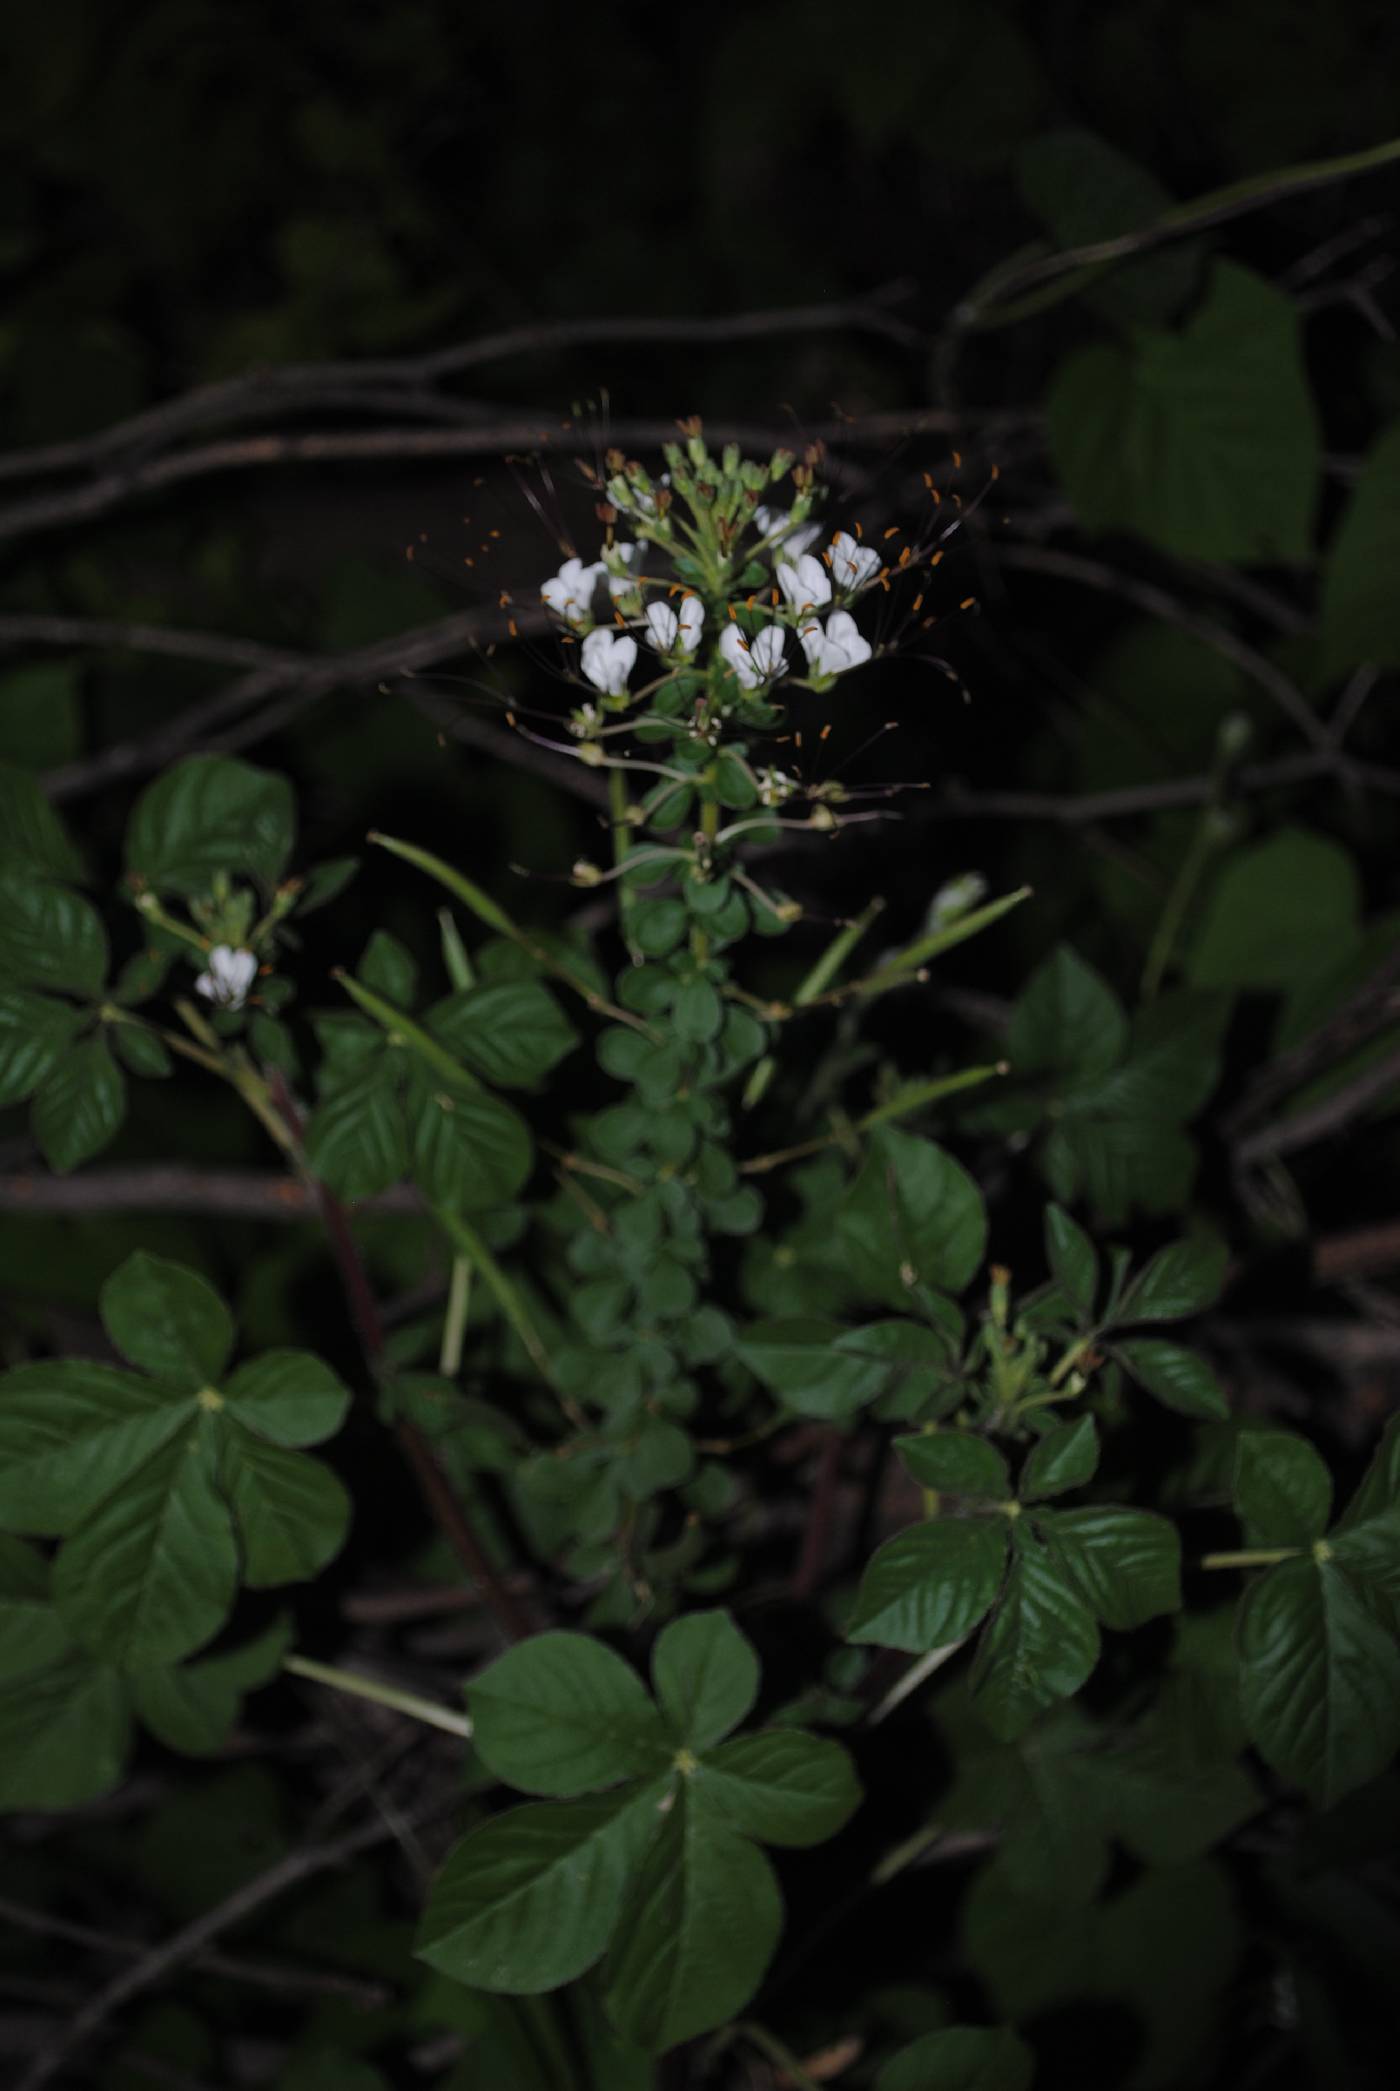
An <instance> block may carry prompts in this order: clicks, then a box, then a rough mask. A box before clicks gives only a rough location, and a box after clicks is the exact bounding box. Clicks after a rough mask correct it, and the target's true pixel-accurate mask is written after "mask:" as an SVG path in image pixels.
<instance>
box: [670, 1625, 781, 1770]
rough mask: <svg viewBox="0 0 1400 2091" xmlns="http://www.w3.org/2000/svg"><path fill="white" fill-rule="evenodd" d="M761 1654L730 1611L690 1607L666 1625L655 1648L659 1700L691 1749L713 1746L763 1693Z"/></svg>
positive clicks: (751, 1708)
mask: <svg viewBox="0 0 1400 2091" xmlns="http://www.w3.org/2000/svg"><path fill="white" fill-rule="evenodd" d="M758 1681H759V1669H758V1657H757V1656H756V1655H755V1653H754V1649H753V1643H752V1642H751V1641H750V1640H749V1639H748V1637H747V1636H746V1635H744V1634H741V1633H740V1631H739V1629H738V1627H737V1626H736V1625H735V1624H734V1621H733V1619H732V1618H731V1617H730V1615H729V1613H728V1612H689V1613H687V1614H686V1616H685V1617H684V1618H683V1619H673V1620H672V1621H671V1623H670V1625H669V1626H666V1627H663V1628H662V1630H661V1633H660V1634H659V1635H658V1637H657V1641H656V1645H655V1647H654V1648H653V1649H652V1652H651V1685H652V1690H653V1691H654V1692H655V1694H656V1699H657V1704H658V1705H659V1706H660V1708H661V1711H662V1713H663V1714H665V1716H666V1718H667V1719H668V1720H669V1721H670V1723H671V1726H672V1728H673V1729H674V1730H675V1735H676V1740H677V1741H678V1742H680V1743H683V1744H684V1745H685V1747H686V1748H687V1749H688V1750H708V1749H709V1748H710V1746H711V1744H712V1743H717V1742H718V1741H719V1740H720V1738H721V1736H725V1735H728V1734H729V1732H730V1730H731V1729H732V1728H737V1727H738V1725H739V1723H740V1721H742V1720H743V1719H744V1717H745V1715H746V1714H749V1713H751V1712H752V1711H753V1703H754V1700H755V1699H756V1698H757V1697H758Z"/></svg>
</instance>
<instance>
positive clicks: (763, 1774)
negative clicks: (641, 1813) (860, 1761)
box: [691, 1728, 861, 1845]
mask: <svg viewBox="0 0 1400 2091" xmlns="http://www.w3.org/2000/svg"><path fill="white" fill-rule="evenodd" d="M691 1785H692V1790H693V1792H694V1794H695V1797H696V1801H697V1803H700V1804H702V1805H703V1806H704V1807H705V1808H707V1809H709V1810H710V1811H711V1812H712V1813H714V1814H718V1815H722V1816H723V1817H724V1819H725V1821H726V1822H727V1823H728V1824H729V1825H730V1827H731V1828H732V1829H735V1830H742V1831H743V1833H744V1835H745V1836H747V1837H757V1838H759V1839H760V1840H761V1841H762V1842H763V1843H764V1844H787V1845H809V1844H822V1843H824V1842H825V1841H826V1839H827V1838H828V1837H834V1836H835V1835H836V1832H837V1831H838V1830H839V1829H841V1828H843V1827H844V1825H845V1824H846V1823H847V1822H848V1821H849V1820H850V1818H851V1816H852V1815H853V1814H854V1813H855V1811H856V1809H857V1808H858V1807H859V1806H860V1802H861V1790H860V1784H859V1782H858V1780H857V1778H856V1774H855V1767H854V1765H853V1764H852V1762H851V1759H850V1755H849V1753H848V1752H847V1751H845V1750H843V1749H842V1747H841V1745H840V1744H839V1743H835V1742H830V1741H828V1740H827V1739H826V1738H825V1737H824V1736H816V1735H805V1734H803V1732H802V1731H801V1730H800V1729H798V1728H765V1729H763V1730H762V1731H761V1732H760V1733H759V1734H758V1735H741V1736H738V1737H736V1738H735V1739H734V1740H733V1741H732V1742H727V1743H721V1745H720V1747H719V1748H718V1749H717V1750H714V1751H712V1752H711V1753H710V1755H709V1756H707V1757H706V1758H704V1760H703V1761H702V1763H701V1765H700V1767H699V1769H698V1770H697V1771H696V1772H694V1773H692V1775H691Z"/></svg>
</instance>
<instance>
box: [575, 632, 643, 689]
mask: <svg viewBox="0 0 1400 2091" xmlns="http://www.w3.org/2000/svg"><path fill="white" fill-rule="evenodd" d="M579 654H580V658H581V661H582V664H583V672H584V674H585V675H586V676H587V677H588V680H589V681H590V682H591V683H592V685H593V687H594V689H595V690H601V691H602V692H603V695H604V696H605V697H620V696H621V695H622V692H623V691H624V690H625V689H626V688H627V678H628V676H629V675H630V674H631V673H632V663H633V662H634V661H635V660H636V658H637V642H636V640H635V639H629V638H628V637H627V635H626V634H625V633H623V634H621V635H619V634H618V633H617V632H611V631H609V630H608V628H607V626H606V625H599V627H598V629H597V630H596V631H594V632H590V633H589V634H588V637H587V638H586V639H585V640H584V642H583V645H582V646H581V647H580V649H579Z"/></svg>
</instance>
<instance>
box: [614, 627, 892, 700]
mask: <svg viewBox="0 0 1400 2091" xmlns="http://www.w3.org/2000/svg"><path fill="white" fill-rule="evenodd" d="M866 651H867V652H868V651H869V648H867V649H866ZM636 659H637V642H636V640H635V639H631V638H627V637H625V636H624V637H623V638H621V639H614V641H613V652H612V669H613V683H612V694H613V696H614V697H617V696H619V695H620V694H621V692H622V691H623V690H625V689H626V688H627V678H628V676H629V675H630V674H631V673H632V669H633V666H634V664H635V662H636Z"/></svg>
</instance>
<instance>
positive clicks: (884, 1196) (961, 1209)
mask: <svg viewBox="0 0 1400 2091" xmlns="http://www.w3.org/2000/svg"><path fill="white" fill-rule="evenodd" d="M837 1228H838V1232H839V1236H840V1241H841V1245H842V1248H843V1249H844V1251H845V1261H846V1267H847V1269H848V1270H849V1272H850V1275H851V1276H852V1277H853V1278H854V1279H855V1281H856V1283H857V1284H858V1285H859V1286H860V1287H861V1289H862V1291H864V1292H866V1293H868V1294H869V1295H870V1296H871V1297H872V1298H875V1299H881V1300H889V1301H891V1302H892V1303H893V1304H894V1305H896V1306H904V1305H906V1304H907V1302H908V1295H909V1290H910V1288H911V1287H912V1286H914V1285H928V1286H934V1287H937V1288H939V1289H941V1290H943V1291H945V1292H960V1291H961V1290H962V1289H963V1287H964V1286H965V1285H967V1284H969V1283H970V1282H971V1280H972V1278H973V1276H974V1275H975V1273H976V1271H977V1269H978V1267H979V1266H980V1264H981V1262H982V1257H983V1254H984V1252H985V1250H986V1246H987V1214H986V1209H985V1207H984V1206H983V1203H982V1194H981V1192H980V1191H979V1190H978V1188H977V1186H976V1184H975V1183H974V1182H973V1180H972V1178H971V1177H970V1176H969V1175H968V1173H967V1171H966V1170H965V1169H964V1168H963V1167H962V1165H961V1163H959V1162H955V1161H954V1160H953V1157H952V1156H951V1155H950V1154H945V1153H944V1151H943V1149H942V1148H941V1147H936V1146H935V1145H934V1143H933V1142H932V1140H921V1139H919V1138H917V1137H916V1135H914V1134H913V1133H901V1132H897V1131H895V1130H893V1129H892V1128H891V1127H888V1126H885V1127H882V1128H881V1129H880V1130H879V1131H878V1132H877V1133H875V1134H874V1136H873V1137H872V1139H871V1142H870V1152H869V1154H868V1156H867V1158H866V1161H865V1164H864V1166H863V1167H862V1169H861V1171H860V1174H859V1175H858V1176H857V1178H856V1180H855V1182H854V1183H853V1184H852V1185H851V1187H850V1189H849V1191H848V1192H847V1193H846V1196H845V1198H844V1199H843V1200H842V1203H841V1206H840V1209H839V1211H838V1214H837Z"/></svg>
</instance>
